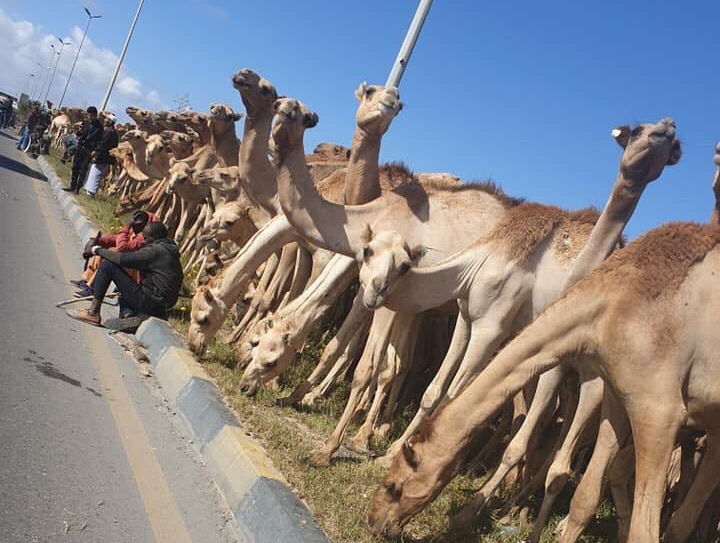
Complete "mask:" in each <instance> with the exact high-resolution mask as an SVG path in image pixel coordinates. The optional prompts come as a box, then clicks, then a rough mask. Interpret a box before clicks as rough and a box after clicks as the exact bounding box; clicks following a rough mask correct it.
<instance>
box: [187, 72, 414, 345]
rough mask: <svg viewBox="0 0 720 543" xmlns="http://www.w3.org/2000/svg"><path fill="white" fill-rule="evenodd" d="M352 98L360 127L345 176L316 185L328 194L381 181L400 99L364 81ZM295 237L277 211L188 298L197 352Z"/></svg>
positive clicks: (190, 338)
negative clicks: (383, 148) (382, 156)
mask: <svg viewBox="0 0 720 543" xmlns="http://www.w3.org/2000/svg"><path fill="white" fill-rule="evenodd" d="M356 97H357V98H358V100H359V102H360V103H359V106H358V110H357V112H356V121H357V122H360V123H363V126H362V127H361V126H358V127H357V128H356V131H355V135H354V136H353V148H352V152H351V160H350V162H349V163H348V167H347V169H346V170H345V172H344V173H345V175H344V176H343V175H342V173H340V170H338V171H336V172H335V174H333V175H332V176H331V178H328V179H325V180H323V181H322V182H320V183H319V184H318V188H319V190H321V192H323V194H326V195H328V196H329V194H330V193H332V194H334V195H337V197H339V195H340V193H341V188H342V186H343V185H344V186H345V187H348V186H353V185H356V184H373V185H379V182H380V181H379V173H378V165H377V157H378V156H379V147H380V142H381V139H382V136H383V134H384V133H385V132H386V131H387V129H388V128H389V126H390V124H391V122H392V120H393V119H394V118H395V116H396V115H397V113H398V112H399V111H400V107H401V104H402V103H401V102H400V98H399V96H398V93H397V90H396V89H394V88H388V89H385V88H383V87H379V86H368V85H365V84H363V85H361V86H360V88H359V89H358V91H356ZM248 117H250V115H248ZM246 137H247V136H246ZM366 140H367V142H366ZM373 161H375V163H374V164H373ZM343 182H344V183H343ZM353 190H354V189H353ZM363 192H365V193H373V194H374V193H379V192H380V188H379V187H377V188H375V189H363ZM337 197H336V198H337ZM297 241H300V236H298V234H297V233H296V232H295V230H294V229H293V228H292V226H291V225H290V223H289V222H288V221H287V219H286V218H285V215H284V214H279V215H277V216H275V217H274V218H273V219H272V220H270V221H269V222H268V223H267V224H266V225H264V226H263V227H262V228H261V229H260V230H259V231H258V232H257V233H256V234H255V235H254V236H253V237H252V238H251V239H250V240H249V241H248V243H247V244H246V245H245V246H244V247H243V248H242V249H241V251H240V253H239V255H238V257H237V258H236V260H235V261H234V262H233V263H232V264H231V265H230V266H228V267H227V268H225V269H224V270H223V272H222V273H221V274H220V275H219V276H217V277H216V278H214V279H213V280H211V282H210V283H209V284H208V286H206V287H204V288H201V289H198V292H197V293H196V295H195V297H194V298H193V302H192V310H191V323H190V327H189V330H188V343H189V344H190V347H191V348H192V349H193V350H194V351H195V352H203V351H204V350H205V348H206V346H207V342H208V341H209V340H210V339H211V338H212V337H213V336H214V335H215V333H216V332H217V331H218V330H219V329H220V326H221V325H222V322H223V320H224V319H225V316H226V315H227V312H228V311H229V309H230V306H231V305H232V303H233V302H234V301H235V300H236V299H237V298H238V297H239V296H240V294H241V293H242V292H243V291H244V290H245V288H246V286H247V285H248V283H249V282H250V280H251V279H252V278H253V276H254V274H255V271H256V270H257V268H258V267H259V266H260V264H262V263H263V262H265V261H266V260H267V259H268V257H269V256H270V255H272V254H273V253H275V252H276V251H278V250H280V249H281V248H282V247H283V246H284V245H286V244H288V243H291V242H297Z"/></svg>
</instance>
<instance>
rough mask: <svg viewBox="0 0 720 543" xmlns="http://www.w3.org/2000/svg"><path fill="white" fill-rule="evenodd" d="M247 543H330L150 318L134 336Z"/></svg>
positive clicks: (70, 211)
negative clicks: (146, 352) (142, 346)
mask: <svg viewBox="0 0 720 543" xmlns="http://www.w3.org/2000/svg"><path fill="white" fill-rule="evenodd" d="M38 163H39V164H40V168H41V170H42V172H43V174H44V175H45V177H47V179H48V182H49V183H50V186H51V187H52V189H53V192H54V193H55V195H56V196H57V198H58V201H59V203H60V205H61V206H62V208H63V211H64V213H65V215H66V216H67V218H68V219H69V220H70V221H71V223H72V225H73V228H74V229H75V231H76V232H77V233H78V235H79V236H80V238H81V239H82V241H83V243H85V242H86V241H87V240H88V239H89V238H90V237H92V236H93V235H95V234H96V233H97V230H98V229H97V228H96V227H95V226H94V225H93V224H92V223H91V222H90V221H89V220H87V218H86V217H85V214H84V213H83V212H82V209H81V208H80V206H79V205H78V204H77V203H76V202H75V199H74V198H73V197H72V196H70V194H69V193H67V192H64V191H63V190H62V188H63V186H64V185H63V183H62V181H61V180H60V179H59V178H58V176H57V174H56V173H55V171H54V170H53V169H52V167H51V166H50V165H49V164H48V162H47V161H46V160H45V158H44V157H42V156H40V157H38ZM135 335H136V337H137V339H138V341H139V342H140V343H142V344H143V345H144V346H145V348H146V349H147V351H148V355H149V357H150V362H151V364H152V367H153V371H154V373H155V376H156V378H157V380H158V382H159V383H160V385H161V386H162V389H163V395H164V396H165V397H166V398H167V400H168V402H169V403H170V405H171V406H172V407H173V409H175V412H176V413H177V414H178V415H180V419H181V420H182V421H183V426H184V428H185V429H186V430H187V432H188V434H189V436H190V438H191V439H192V440H193V445H194V446H195V448H196V449H197V450H198V451H199V453H200V455H201V456H202V457H203V459H204V460H205V461H206V463H207V467H208V469H209V470H210V474H211V476H212V477H213V479H214V480H215V484H216V485H217V486H218V488H219V489H220V492H221V493H222V495H223V497H224V498H225V501H226V502H227V505H228V507H229V509H230V510H231V511H232V512H233V515H234V517H235V519H236V521H237V524H238V526H239V529H240V531H241V533H242V536H243V537H244V538H245V539H246V540H247V541H248V542H249V543H286V542H287V543H289V542H293V543H296V542H297V543H329V540H328V539H327V537H326V536H325V535H324V534H323V532H322V530H321V529H320V528H319V527H318V525H317V524H316V522H315V520H314V519H313V518H312V516H311V515H310V512H309V511H308V510H307V508H306V507H305V505H304V504H303V503H302V502H301V501H300V499H299V498H298V497H297V496H296V495H295V494H294V493H293V492H292V491H291V490H290V488H289V486H288V484H287V482H286V481H285V479H284V477H283V476H282V474H281V473H280V472H279V471H278V470H277V469H276V468H275V467H274V466H273V464H272V461H271V460H270V459H269V458H268V457H267V455H266V453H265V451H264V450H263V449H262V447H261V446H260V445H259V443H258V442H257V441H255V440H254V439H252V438H251V437H250V436H249V435H248V434H247V433H246V432H245V431H244V430H243V429H242V428H241V427H240V423H239V422H238V420H237V418H236V417H235V415H234V414H233V413H232V411H231V410H230V409H229V408H228V407H227V405H226V404H225V402H224V401H223V399H222V397H221V396H220V394H219V392H218V390H217V388H216V387H215V385H214V384H213V383H212V381H211V380H210V378H209V376H208V375H207V373H206V372H205V369H204V368H203V367H202V366H201V365H200V363H199V362H198V361H197V359H196V358H195V355H194V354H193V353H192V352H190V351H189V350H188V349H186V348H185V341H184V340H183V338H182V337H180V336H179V335H178V334H176V333H175V332H174V331H173V330H172V328H171V327H170V325H169V324H168V323H166V322H165V321H162V320H160V319H156V318H154V317H153V318H150V319H148V320H146V321H145V322H143V323H142V325H140V328H138V331H137V333H136V334H135Z"/></svg>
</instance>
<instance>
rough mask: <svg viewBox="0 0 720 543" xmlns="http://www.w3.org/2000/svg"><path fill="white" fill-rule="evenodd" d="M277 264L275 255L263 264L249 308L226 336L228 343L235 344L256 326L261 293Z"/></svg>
mask: <svg viewBox="0 0 720 543" xmlns="http://www.w3.org/2000/svg"><path fill="white" fill-rule="evenodd" d="M278 262H279V260H278V257H277V255H271V256H270V258H268V260H267V262H266V263H265V267H264V268H263V271H262V275H261V276H260V281H258V285H257V287H256V288H255V292H254V293H253V296H252V299H251V301H250V307H248V309H247V311H246V312H245V315H243V318H242V320H241V321H240V322H239V323H238V325H237V326H236V327H235V329H234V330H233V331H232V333H231V334H230V336H228V343H235V342H236V341H237V340H239V339H240V337H241V336H242V335H243V334H244V333H246V332H250V331H252V330H253V327H254V326H253V324H257V322H256V319H255V315H256V314H257V311H258V308H259V307H260V303H261V300H262V296H263V293H264V292H265V289H266V288H267V286H268V284H269V283H270V281H271V280H272V277H273V274H274V273H275V270H276V269H277V266H278Z"/></svg>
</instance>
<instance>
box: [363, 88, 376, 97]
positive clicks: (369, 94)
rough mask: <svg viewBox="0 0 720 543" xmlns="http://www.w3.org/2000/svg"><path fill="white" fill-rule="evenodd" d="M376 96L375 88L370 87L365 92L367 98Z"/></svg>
mask: <svg viewBox="0 0 720 543" xmlns="http://www.w3.org/2000/svg"><path fill="white" fill-rule="evenodd" d="M373 94H375V87H368V89H367V90H366V91H365V96H368V97H369V96H372V95H373Z"/></svg>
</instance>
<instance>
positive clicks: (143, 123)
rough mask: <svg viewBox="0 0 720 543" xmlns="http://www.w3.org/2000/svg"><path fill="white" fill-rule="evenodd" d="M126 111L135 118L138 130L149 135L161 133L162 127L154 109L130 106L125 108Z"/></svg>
mask: <svg viewBox="0 0 720 543" xmlns="http://www.w3.org/2000/svg"><path fill="white" fill-rule="evenodd" d="M125 113H127V114H128V117H130V118H131V119H132V120H133V122H134V123H135V125H136V126H137V129H138V130H141V131H143V132H145V133H146V134H148V135H150V134H159V133H160V132H161V131H162V128H160V127H159V126H158V125H157V123H156V122H155V119H154V117H155V116H154V114H153V112H152V111H149V110H147V109H142V108H139V107H135V106H128V107H126V108H125Z"/></svg>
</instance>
